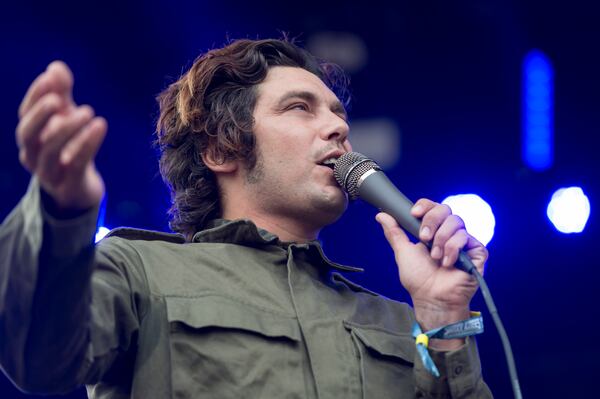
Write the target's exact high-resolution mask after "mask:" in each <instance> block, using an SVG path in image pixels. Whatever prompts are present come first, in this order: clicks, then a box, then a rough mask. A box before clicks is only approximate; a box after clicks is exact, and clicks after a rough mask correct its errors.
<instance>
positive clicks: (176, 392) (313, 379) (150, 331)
mask: <svg viewBox="0 0 600 399" xmlns="http://www.w3.org/2000/svg"><path fill="white" fill-rule="evenodd" d="M41 202H42V201H41V199H40V190H39V187H38V185H37V183H36V181H35V179H34V180H33V181H32V184H31V185H30V188H29V190H28V193H27V194H26V196H25V197H24V198H23V199H22V200H21V202H20V203H19V205H18V206H17V207H16V208H15V209H14V210H13V212H12V213H11V214H10V215H9V216H8V217H7V218H6V220H5V221H4V223H3V225H2V227H1V228H0V253H1V255H2V256H1V259H0V365H1V366H2V369H3V371H4V372H5V373H6V375H8V376H9V378H11V380H12V381H13V382H14V383H15V384H16V385H17V386H18V387H20V388H21V389H23V390H25V391H28V392H33V393H42V392H44V393H62V392H67V391H70V390H72V389H75V388H76V387H78V386H80V385H82V384H86V385H87V389H88V394H89V396H90V397H92V398H143V399H153V398H157V399H165V398H321V399H328V398H352V399H353V398H356V399H358V398H376V399H382V398H414V397H418V398H425V397H426V398H488V397H491V394H490V392H489V390H488V388H487V387H486V385H485V383H484V382H483V381H482V378H481V369H480V365H479V358H478V354H477V350H476V347H475V342H474V340H468V342H467V344H466V345H465V347H464V348H462V349H460V350H457V351H454V352H448V353H436V352H433V351H432V356H433V358H434V361H435V362H436V364H437V365H438V367H439V369H440V372H441V373H442V377H441V378H439V379H436V378H434V377H432V376H431V375H429V374H428V373H427V372H426V371H425V370H424V368H423V367H422V364H421V362H420V360H419V358H418V356H417V355H416V351H415V348H414V341H413V339H412V338H411V335H410V331H411V325H412V323H413V321H414V315H413V312H412V310H411V308H410V307H409V306H408V305H406V304H403V303H399V302H395V301H392V300H389V299H387V298H384V297H382V296H379V295H377V294H375V293H373V292H371V291H369V290H367V289H365V288H362V287H360V286H358V285H356V284H354V283H352V282H350V281H349V280H347V279H346V278H345V277H344V276H342V275H341V274H340V273H339V271H343V272H355V271H358V270H360V269H357V268H353V267H348V266H343V265H339V264H336V263H334V262H332V261H330V260H329V259H327V258H326V257H325V255H324V254H323V251H322V249H321V246H320V244H319V243H318V242H317V241H315V242H311V243H308V244H295V243H283V242H281V241H279V240H278V238H277V237H276V236H274V235H273V234H270V233H268V232H267V231H264V230H261V229H259V228H257V227H256V226H255V225H254V224H253V223H252V222H250V221H245V220H236V221H232V222H227V221H219V222H215V223H214V224H213V226H212V227H210V228H208V229H206V230H204V231H201V232H198V233H197V234H196V235H195V236H194V239H193V241H192V242H189V243H186V242H184V240H183V238H182V237H181V236H179V235H175V234H166V233H157V232H151V231H144V230H137V229H129V228H121V229H116V230H114V231H112V232H111V233H110V235H109V237H107V238H105V239H103V240H102V241H101V242H100V243H98V244H97V245H96V246H94V244H93V236H94V231H95V226H96V212H88V213H86V214H84V215H80V216H78V217H76V218H72V219H68V220H57V219H54V218H52V216H50V215H49V214H48V213H46V212H45V211H44V209H43V207H42V203H41Z"/></svg>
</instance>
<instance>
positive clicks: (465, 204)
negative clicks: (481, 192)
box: [442, 194, 496, 245]
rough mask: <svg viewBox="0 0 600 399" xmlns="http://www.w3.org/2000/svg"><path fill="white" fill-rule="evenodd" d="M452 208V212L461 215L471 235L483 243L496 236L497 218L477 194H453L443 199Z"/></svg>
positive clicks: (485, 243)
mask: <svg viewBox="0 0 600 399" xmlns="http://www.w3.org/2000/svg"><path fill="white" fill-rule="evenodd" d="M442 203H443V204H446V205H448V206H449V207H450V208H451V209H452V213H453V214H455V215H458V216H460V217H461V219H462V220H463V221H464V222H465V227H466V229H467V231H468V232H469V234H470V235H472V236H473V237H475V238H476V239H477V240H478V241H479V242H481V243H482V244H483V245H487V243H489V242H490V241H491V239H492V237H493V236H494V227H495V226H496V218H494V214H493V212H492V208H491V207H490V206H489V205H488V203H487V202H485V201H484V200H483V199H482V198H481V197H480V196H478V195H476V194H458V195H451V196H450V197H448V198H446V199H445V200H443V201H442Z"/></svg>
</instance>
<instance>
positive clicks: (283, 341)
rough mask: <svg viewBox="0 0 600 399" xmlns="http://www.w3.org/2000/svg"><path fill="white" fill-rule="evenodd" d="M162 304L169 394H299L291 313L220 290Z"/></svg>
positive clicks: (301, 386) (298, 364)
mask: <svg viewBox="0 0 600 399" xmlns="http://www.w3.org/2000/svg"><path fill="white" fill-rule="evenodd" d="M166 304H167V317H168V320H169V326H170V330H171V332H170V348H171V367H172V384H173V393H174V397H176V398H203V397H210V398H240V397H245V398H273V397H280V396H281V393H282V392H290V395H289V396H286V397H291V398H294V397H298V398H300V397H303V396H304V384H303V379H302V371H301V361H302V358H301V354H302V353H303V352H302V350H301V346H300V345H301V342H300V329H299V327H298V323H297V321H296V319H295V318H292V317H286V316H283V315H279V314H275V313H271V312H269V311H267V310H264V309H260V308H257V307H254V306H252V305H250V304H247V303H243V302H240V301H237V300H234V299H231V298H226V297H222V296H203V297H195V298H181V297H167V298H166Z"/></svg>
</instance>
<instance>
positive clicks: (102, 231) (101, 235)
mask: <svg viewBox="0 0 600 399" xmlns="http://www.w3.org/2000/svg"><path fill="white" fill-rule="evenodd" d="M109 231H110V229H108V228H106V227H104V226H101V227H98V231H96V241H95V242H98V241H100V240H101V239H103V238H104V236H105V235H107V234H108V232H109Z"/></svg>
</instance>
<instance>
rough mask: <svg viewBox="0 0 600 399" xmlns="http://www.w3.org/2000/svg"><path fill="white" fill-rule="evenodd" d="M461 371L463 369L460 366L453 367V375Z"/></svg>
mask: <svg viewBox="0 0 600 399" xmlns="http://www.w3.org/2000/svg"><path fill="white" fill-rule="evenodd" d="M462 371H463V368H462V366H456V367H455V368H454V375H460V373H462Z"/></svg>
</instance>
